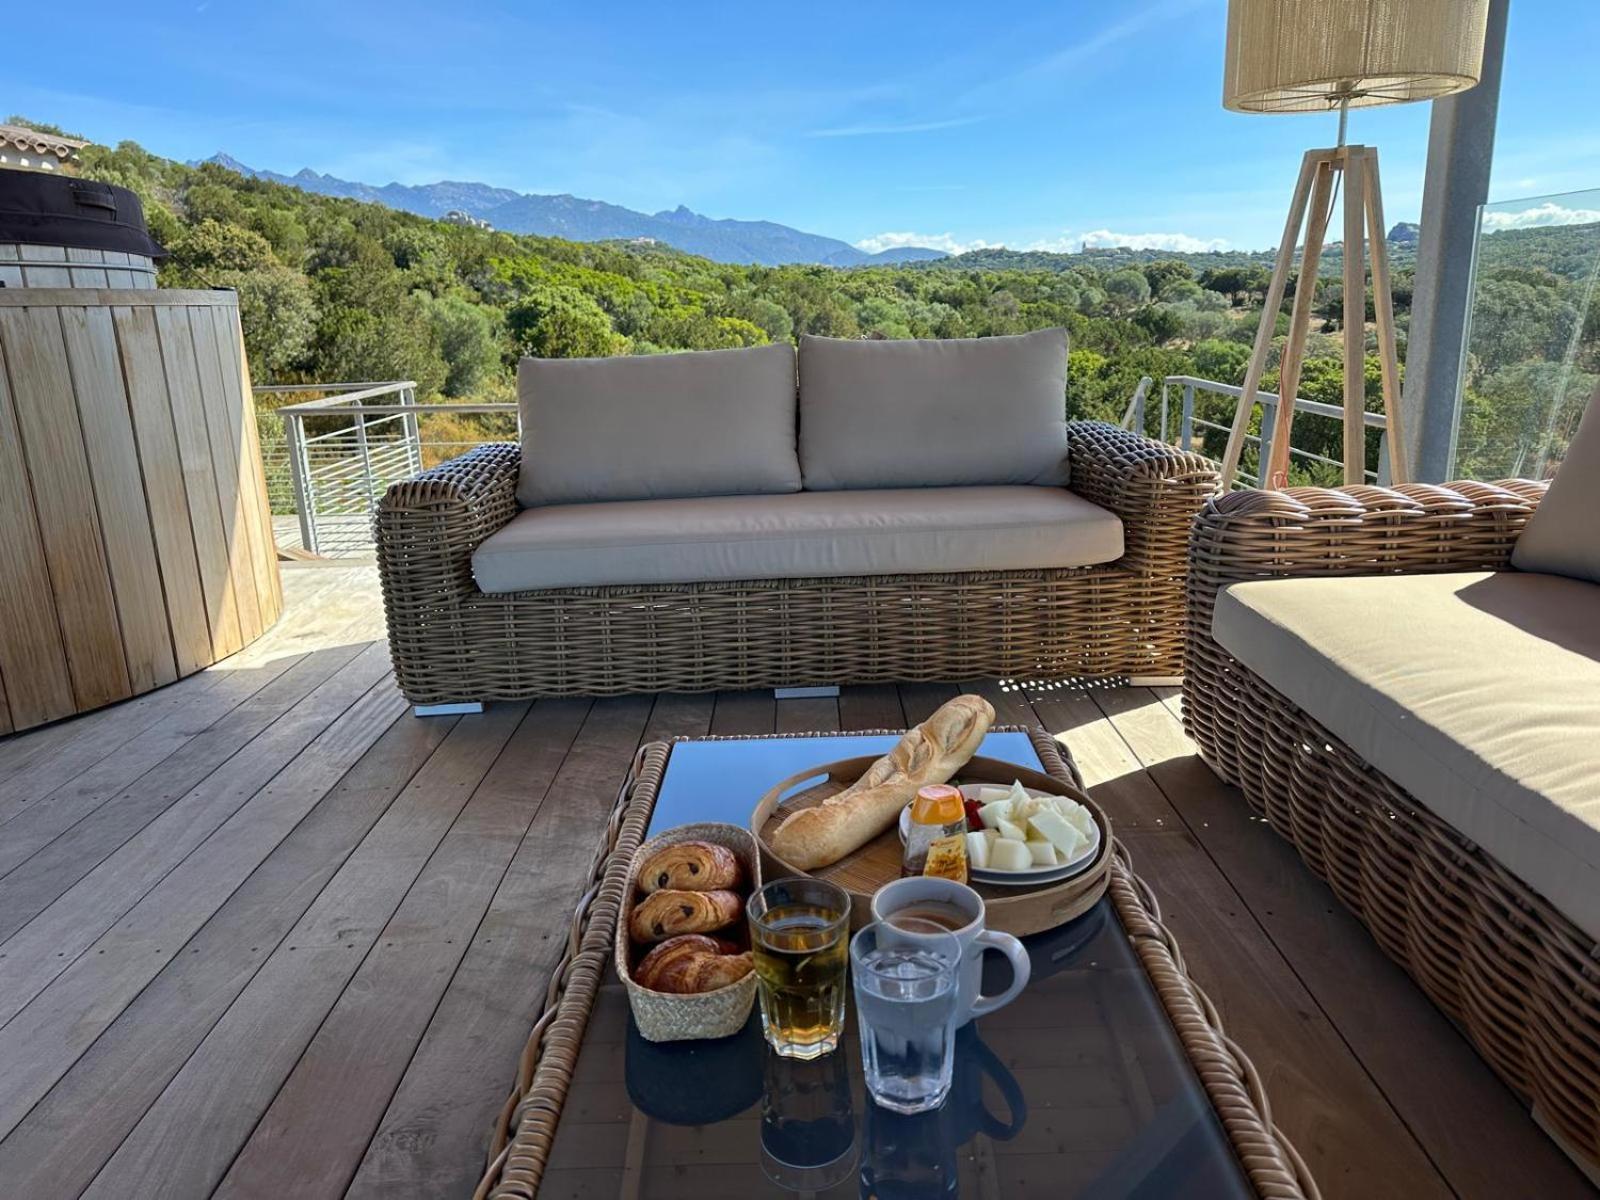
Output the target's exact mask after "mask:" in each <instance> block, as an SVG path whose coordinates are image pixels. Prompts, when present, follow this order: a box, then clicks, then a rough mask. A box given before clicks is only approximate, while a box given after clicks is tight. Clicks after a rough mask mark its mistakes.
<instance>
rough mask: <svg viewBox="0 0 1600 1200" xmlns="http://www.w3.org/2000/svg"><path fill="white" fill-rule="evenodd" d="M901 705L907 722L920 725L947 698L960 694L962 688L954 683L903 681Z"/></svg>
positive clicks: (900, 688)
mask: <svg viewBox="0 0 1600 1200" xmlns="http://www.w3.org/2000/svg"><path fill="white" fill-rule="evenodd" d="M899 690H900V707H901V709H903V710H904V712H905V714H906V724H907V726H911V725H920V724H921V723H922V722H923V721H926V720H927V719H928V718H929V717H931V716H932V715H933V714H934V713H935V712H936V711H937V710H938V708H939V706H940V705H941V704H943V703H944V702H945V701H946V700H949V699H950V698H951V697H953V696H959V695H960V694H961V689H960V688H958V687H956V685H955V684H954V683H944V682H937V683H902V684H900V685H899Z"/></svg>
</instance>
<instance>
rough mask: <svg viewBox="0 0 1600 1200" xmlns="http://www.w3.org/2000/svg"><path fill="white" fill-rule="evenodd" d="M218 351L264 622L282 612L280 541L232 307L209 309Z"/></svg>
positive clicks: (236, 312)
mask: <svg viewBox="0 0 1600 1200" xmlns="http://www.w3.org/2000/svg"><path fill="white" fill-rule="evenodd" d="M211 319H212V322H213V324H214V325H215V327H216V333H217V355H218V359H219V361H220V364H221V370H222V374H223V382H224V384H225V385H226V386H227V387H228V394H229V396H230V397H231V398H232V402H231V403H230V404H229V405H228V411H229V412H230V413H234V414H236V415H237V416H238V418H239V421H238V428H237V430H236V431H235V436H236V438H237V442H238V447H239V497H240V502H241V504H242V505H243V506H244V510H245V516H246V518H247V520H248V528H249V530H250V535H251V552H252V559H251V564H252V568H253V570H254V572H255V577H256V601H257V603H258V604H259V605H260V608H261V617H262V621H263V622H264V623H265V624H267V625H270V624H271V623H272V622H274V621H276V620H277V619H278V616H279V614H280V613H282V612H283V585H282V577H281V576H280V574H279V572H278V545H277V542H276V540H275V539H274V537H273V532H272V505H271V502H270V501H269V500H268V498H267V476H266V471H265V469H264V466H263V464H264V463H265V461H266V460H265V459H263V458H262V456H261V443H260V439H259V436H258V431H257V426H256V406H255V398H254V395H253V393H252V391H251V387H250V367H249V364H248V363H247V362H246V361H245V353H244V331H243V329H242V328H241V327H240V324H239V310H238V309H236V308H221V307H217V308H213V309H212V310H211Z"/></svg>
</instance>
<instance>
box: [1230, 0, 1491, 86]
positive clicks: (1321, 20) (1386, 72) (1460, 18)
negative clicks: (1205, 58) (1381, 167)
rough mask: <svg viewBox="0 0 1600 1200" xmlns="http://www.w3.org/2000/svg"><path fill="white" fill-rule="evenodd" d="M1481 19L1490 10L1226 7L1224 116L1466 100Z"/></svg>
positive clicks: (1343, 3) (1341, 0)
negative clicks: (1228, 112)
mask: <svg viewBox="0 0 1600 1200" xmlns="http://www.w3.org/2000/svg"><path fill="white" fill-rule="evenodd" d="M1488 13H1489V0H1229V3H1228V50H1227V55H1228V59H1227V67H1226V72H1225V75H1224V78H1223V86H1222V104H1223V107H1224V108H1230V109H1233V110H1234V111H1235V112H1327V111H1328V110H1329V109H1330V108H1332V107H1335V106H1337V103H1338V101H1339V100H1341V99H1347V100H1348V102H1349V106H1350V107H1351V108H1364V107H1370V106H1372V105H1377V104H1403V103H1405V102H1406V101H1408V100H1433V99H1436V98H1437V97H1439V96H1448V95H1450V94H1451V93H1453V92H1463V91H1466V90H1467V89H1468V88H1470V87H1472V86H1473V85H1474V84H1476V83H1477V82H1478V76H1479V74H1480V73H1481V72H1482V70H1483V38H1484V27H1485V24H1486V22H1487V20H1488Z"/></svg>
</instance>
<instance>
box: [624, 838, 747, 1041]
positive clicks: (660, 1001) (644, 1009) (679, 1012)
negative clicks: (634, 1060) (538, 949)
mask: <svg viewBox="0 0 1600 1200" xmlns="http://www.w3.org/2000/svg"><path fill="white" fill-rule="evenodd" d="M679 842H711V843H712V844H713V845H717V846H726V847H727V848H728V849H729V850H732V851H733V853H734V854H735V855H736V856H737V857H738V859H739V863H740V865H741V866H743V867H744V875H745V884H744V888H745V891H744V895H745V898H746V899H749V897H750V896H751V895H753V894H754V893H755V891H756V890H757V889H758V888H760V886H761V861H760V856H759V855H758V854H757V853H756V843H755V839H754V838H752V837H751V836H750V833H749V831H748V830H745V829H740V828H739V827H738V826H737V825H721V824H715V823H711V822H706V823H702V824H696V825H680V826H679V827H678V828H676V829H669V830H667V832H665V833H663V834H659V835H658V836H656V837H653V838H651V839H650V840H649V841H647V842H645V843H644V844H643V845H642V846H640V847H639V849H638V850H636V851H635V852H634V855H633V861H632V862H631V863H630V864H629V866H628V880H629V884H630V886H629V888H628V893H627V896H626V897H625V898H624V899H623V902H622V914H621V916H619V917H618V919H617V935H616V940H615V949H614V951H613V954H614V957H615V962H616V968H617V975H618V976H619V977H620V978H621V980H622V982H623V985H624V986H625V987H626V988H627V989H628V1004H629V1006H630V1007H631V1008H632V1009H633V1019H634V1023H635V1024H637V1025H638V1026H639V1033H640V1034H641V1035H642V1036H643V1037H644V1039H645V1040H646V1041H648V1042H686V1041H693V1040H695V1039H698V1038H724V1037H731V1036H733V1035H734V1034H736V1033H738V1032H739V1030H741V1029H743V1028H744V1023H745V1022H746V1021H748V1020H749V1019H750V1006H751V1005H752V1004H754V1003H755V998H756V976H755V972H754V971H752V972H751V973H750V974H748V975H746V976H745V977H744V978H743V979H741V980H739V981H738V982H737V983H730V984H729V985H728V986H727V987H723V988H718V989H717V990H716V991H714V992H700V993H698V994H695V995H688V996H678V995H671V994H669V993H666V992H653V991H651V990H650V989H649V988H647V987H642V986H641V985H639V984H637V983H635V982H634V980H633V972H632V969H631V968H632V954H633V944H632V940H631V939H630V938H629V937H628V924H629V922H630V921H631V919H632V917H633V902H634V899H635V897H636V896H637V895H638V888H637V887H635V886H632V884H633V881H634V880H636V879H638V877H639V867H640V866H641V865H642V864H643V863H644V861H645V860H646V859H648V858H649V857H650V856H651V855H652V854H654V853H656V851H658V850H663V849H665V848H666V847H668V846H676V845H677V844H678V843H679ZM724 932H725V933H727V934H728V935H729V936H731V937H733V938H734V939H735V940H737V941H739V942H741V943H744V942H747V941H748V938H747V936H746V935H745V932H744V927H743V920H742V918H741V921H740V923H739V924H738V925H736V926H735V927H734V928H733V929H731V930H728V931H719V933H718V934H714V935H712V936H722V934H723V933H724Z"/></svg>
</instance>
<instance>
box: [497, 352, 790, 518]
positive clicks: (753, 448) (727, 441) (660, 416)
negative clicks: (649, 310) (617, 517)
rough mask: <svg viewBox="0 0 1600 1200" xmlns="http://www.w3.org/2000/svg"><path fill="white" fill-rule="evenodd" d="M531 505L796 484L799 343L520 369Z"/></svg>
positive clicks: (526, 363)
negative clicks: (796, 345)
mask: <svg viewBox="0 0 1600 1200" xmlns="http://www.w3.org/2000/svg"><path fill="white" fill-rule="evenodd" d="M517 398H518V403H519V405H520V407H521V410H522V474H521V477H520V478H519V480H518V482H517V499H518V501H520V502H521V503H522V504H523V505H524V506H526V507H532V506H534V505H539V504H570V503H574V502H580V501H586V500H653V499H664V498H667V497H673V496H735V495H754V494H759V493H770V492H794V491H799V490H800V462H799V459H798V458H797V457H796V455H795V432H794V420H795V364H794V347H792V346H790V345H788V344H787V343H784V344H781V345H776V346H757V347H754V348H752V349H749V350H703V351H696V352H693V353H688V354H651V355H638V356H635V357H623V358H567V359H557V358H525V359H523V360H522V362H521V363H520V364H519V365H518V368H517Z"/></svg>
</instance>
